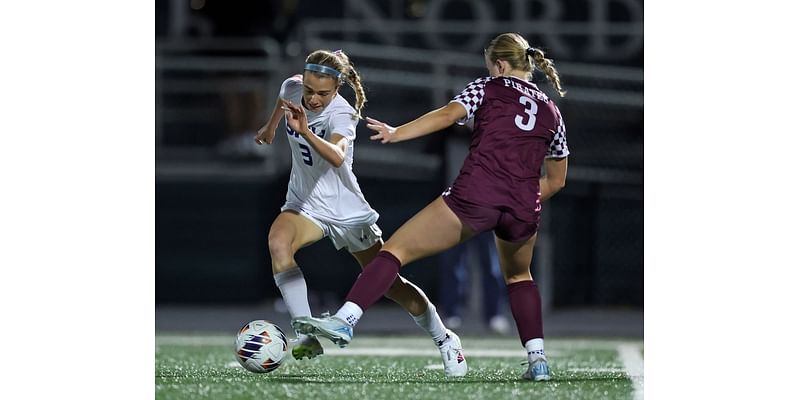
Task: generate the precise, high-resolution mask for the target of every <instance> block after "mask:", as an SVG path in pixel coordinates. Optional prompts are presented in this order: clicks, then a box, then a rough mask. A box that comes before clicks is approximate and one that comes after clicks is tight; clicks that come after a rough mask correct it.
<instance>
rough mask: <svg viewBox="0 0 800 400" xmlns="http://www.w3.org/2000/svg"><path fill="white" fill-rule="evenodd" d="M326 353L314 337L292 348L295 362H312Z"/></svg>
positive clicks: (307, 338) (302, 340)
mask: <svg viewBox="0 0 800 400" xmlns="http://www.w3.org/2000/svg"><path fill="white" fill-rule="evenodd" d="M324 352H325V351H324V350H323V349H322V345H321V344H320V343H319V340H317V338H315V337H314V336H306V337H304V338H302V339H300V341H299V342H297V344H296V345H294V347H292V356H293V357H294V359H295V360H302V359H303V358H308V359H309V360H310V359H312V358H314V357H316V356H319V355H322V354H323V353H324Z"/></svg>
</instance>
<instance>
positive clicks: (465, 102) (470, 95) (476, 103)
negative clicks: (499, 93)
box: [450, 78, 490, 125]
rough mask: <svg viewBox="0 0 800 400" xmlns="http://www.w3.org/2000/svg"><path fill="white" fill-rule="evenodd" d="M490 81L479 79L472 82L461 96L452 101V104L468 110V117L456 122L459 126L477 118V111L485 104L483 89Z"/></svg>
mask: <svg viewBox="0 0 800 400" xmlns="http://www.w3.org/2000/svg"><path fill="white" fill-rule="evenodd" d="M489 79H490V78H478V79H476V80H474V81H472V82H470V83H469V85H467V87H466V88H464V90H462V91H461V93H460V94H458V95H457V96H456V97H454V98H453V100H450V102H451V103H458V104H461V105H462V106H463V107H464V109H465V110H467V115H466V116H465V117H464V118H461V119H459V120H458V121H456V122H457V123H458V124H459V125H464V124H465V123H467V121H469V120H470V119H472V118H473V117H474V116H475V111H477V110H478V107H480V105H481V103H483V95H484V90H483V89H484V87H485V86H486V82H488V81H489Z"/></svg>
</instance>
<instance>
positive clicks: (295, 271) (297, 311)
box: [274, 267, 311, 340]
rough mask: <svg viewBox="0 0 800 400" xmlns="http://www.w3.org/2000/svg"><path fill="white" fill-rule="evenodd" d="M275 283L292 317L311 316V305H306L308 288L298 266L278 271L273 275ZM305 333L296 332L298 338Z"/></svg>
mask: <svg viewBox="0 0 800 400" xmlns="http://www.w3.org/2000/svg"><path fill="white" fill-rule="evenodd" d="M274 278H275V284H276V285H278V289H280V291H281V296H283V302H284V303H286V308H287V309H288V310H289V315H291V316H292V318H297V317H308V316H311V306H309V305H308V288H307V287H306V279H305V277H303V271H301V270H300V268H299V267H293V268H291V269H289V270H287V271H283V272H278V273H277V274H275V275H274ZM305 337H306V335H303V334H301V333H298V334H297V338H298V339H301V340H302V339H304V338H305Z"/></svg>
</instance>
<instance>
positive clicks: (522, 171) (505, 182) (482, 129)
mask: <svg viewBox="0 0 800 400" xmlns="http://www.w3.org/2000/svg"><path fill="white" fill-rule="evenodd" d="M452 101H453V102H457V103H460V104H461V105H463V106H464V108H465V109H466V110H467V116H466V117H464V118H463V119H462V120H460V121H458V123H459V124H462V125H463V124H464V123H465V122H466V121H467V120H469V119H470V118H474V120H475V124H474V128H473V132H472V143H471V144H470V148H469V155H468V156H467V158H466V160H465V161H464V166H463V167H461V172H460V173H459V175H458V177H457V178H456V180H455V182H454V183H453V186H452V187H451V188H450V189H449V190H448V191H447V192H445V198H447V197H454V198H457V199H458V201H459V202H460V203H462V204H469V205H474V206H478V207H487V208H492V209H495V210H497V211H500V212H501V213H510V214H512V215H513V216H514V217H515V218H516V219H518V220H520V221H522V222H525V223H530V224H536V225H538V221H539V213H540V210H541V207H540V205H539V195H540V193H539V177H540V176H541V172H540V171H541V167H542V163H543V162H544V159H545V158H548V157H552V158H563V157H566V156H567V155H568V154H569V150H568V149H567V140H566V129H565V128H564V121H563V119H562V118H561V113H560V112H559V111H558V107H556V105H555V103H553V101H552V100H550V99H549V98H548V97H547V95H545V94H544V93H543V92H542V91H541V90H539V88H538V87H537V86H536V85H535V84H533V83H531V82H527V81H524V80H521V79H518V78H514V77H496V78H490V77H486V78H479V79H476V80H475V81H473V82H471V83H470V84H469V85H467V87H466V89H464V91H462V92H461V94H459V95H458V96H456V97H455V98H454V99H453V100H452ZM473 228H475V226H473ZM484 228H488V227H486V226H484Z"/></svg>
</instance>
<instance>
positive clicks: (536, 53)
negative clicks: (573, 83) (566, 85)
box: [528, 47, 567, 97]
mask: <svg viewBox="0 0 800 400" xmlns="http://www.w3.org/2000/svg"><path fill="white" fill-rule="evenodd" d="M528 54H529V55H530V56H531V58H532V59H533V63H534V65H536V68H539V69H540V70H542V72H544V74H545V75H547V79H549V80H550V83H551V84H552V85H553V87H554V88H555V89H556V92H558V94H559V95H560V96H561V97H564V95H565V94H567V92H566V91H565V90H563V89H562V88H561V78H560V77H559V76H558V71H556V67H555V66H553V60H551V59H549V58H546V57H545V56H544V52H543V51H541V50H539V49H536V48H533V47H530V48H528Z"/></svg>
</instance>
